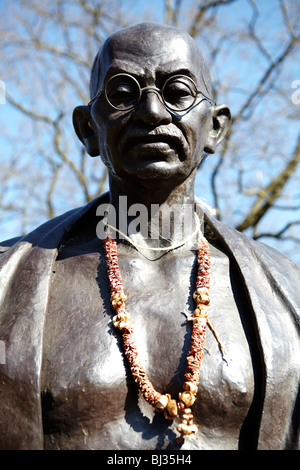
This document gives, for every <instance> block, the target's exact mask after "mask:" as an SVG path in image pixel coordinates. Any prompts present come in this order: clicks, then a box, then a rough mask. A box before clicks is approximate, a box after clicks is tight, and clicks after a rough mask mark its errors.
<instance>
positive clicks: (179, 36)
mask: <svg viewBox="0 0 300 470" xmlns="http://www.w3.org/2000/svg"><path fill="white" fill-rule="evenodd" d="M145 33H146V32H145V31H142V32H140V31H139V32H137V31H135V30H132V31H130V30H129V31H126V30H125V31H124V32H120V33H119V34H116V35H114V36H112V37H111V38H109V39H108V40H107V41H106V43H105V44H104V47H103V50H102V53H101V77H100V81H101V82H102V81H103V80H104V78H105V76H107V75H108V74H109V75H111V74H113V73H115V72H117V71H124V72H129V73H131V74H135V75H138V76H140V77H145V78H152V79H153V80H155V79H156V78H157V77H158V76H159V75H167V74H173V73H176V72H178V71H180V72H183V71H185V73H187V74H188V73H189V74H190V75H191V76H193V77H194V78H195V79H197V78H200V67H201V57H200V54H199V51H198V49H197V47H196V45H195V43H194V42H193V40H192V39H191V38H189V37H188V36H187V35H186V34H185V33H183V32H180V31H174V30H168V29H159V28H158V29H152V30H151V31H147V34H145Z"/></svg>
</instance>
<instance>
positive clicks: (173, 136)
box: [119, 125, 187, 155]
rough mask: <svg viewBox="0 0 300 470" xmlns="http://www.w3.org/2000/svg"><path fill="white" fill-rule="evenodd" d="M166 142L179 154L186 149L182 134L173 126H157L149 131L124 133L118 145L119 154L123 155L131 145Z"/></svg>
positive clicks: (132, 130) (134, 130)
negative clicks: (178, 151)
mask: <svg viewBox="0 0 300 470" xmlns="http://www.w3.org/2000/svg"><path fill="white" fill-rule="evenodd" d="M155 142H166V143H167V144H169V145H170V146H172V147H175V148H178V149H179V150H180V152H184V151H185V150H186V149H187V141H186V139H185V137H184V135H183V134H182V132H181V131H180V130H179V129H178V128H177V127H175V126H173V125H168V126H159V127H156V128H155V129H152V130H151V131H146V130H145V129H131V130H130V131H128V132H126V133H125V134H124V135H123V136H122V138H121V141H120V143H119V151H120V154H121V155H122V154H125V153H126V152H127V151H128V150H129V148H130V147H131V146H132V145H136V144H139V143H155Z"/></svg>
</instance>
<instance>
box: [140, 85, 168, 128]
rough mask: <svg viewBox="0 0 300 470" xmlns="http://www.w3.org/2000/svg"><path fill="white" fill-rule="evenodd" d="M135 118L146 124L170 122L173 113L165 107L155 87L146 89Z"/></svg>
mask: <svg viewBox="0 0 300 470" xmlns="http://www.w3.org/2000/svg"><path fill="white" fill-rule="evenodd" d="M134 114H135V119H136V120H138V121H143V122H144V123H145V124H147V125H150V126H154V125H158V124H169V123H170V122H172V115H171V113H170V112H169V111H168V109H167V108H166V107H165V105H164V103H163V100H162V98H161V96H160V94H159V93H158V91H156V90H155V89H149V90H145V91H144V92H143V93H142V96H141V99H140V102H139V104H138V106H137V108H136V111H135V113H134Z"/></svg>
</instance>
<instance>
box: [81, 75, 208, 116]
mask: <svg viewBox="0 0 300 470" xmlns="http://www.w3.org/2000/svg"><path fill="white" fill-rule="evenodd" d="M119 76H125V77H130V78H131V79H132V80H133V81H134V82H136V84H137V86H138V90H139V97H138V99H137V101H136V103H135V104H133V105H132V106H130V107H128V108H125V109H120V108H117V107H116V106H114V105H113V104H112V103H111V102H110V101H109V99H108V96H107V93H106V90H107V85H108V84H109V82H110V80H112V79H113V78H115V77H119ZM178 77H183V78H185V79H188V80H190V81H191V82H192V84H193V85H194V87H195V90H196V94H195V97H194V101H193V103H192V104H191V105H189V106H188V107H186V108H183V109H176V110H175V109H172V108H171V107H170V106H168V105H167V103H166V101H165V99H164V95H163V92H164V89H165V87H166V85H167V83H168V82H169V81H171V80H173V79H174V78H178ZM151 90H152V91H155V92H157V93H159V95H160V96H161V99H162V101H163V103H164V105H165V107H166V108H167V109H168V110H169V111H171V112H172V113H174V112H175V113H177V112H184V111H188V110H189V109H191V108H192V107H193V106H194V105H195V101H196V99H197V96H198V95H200V94H201V95H202V96H203V99H205V100H207V101H209V102H210V103H212V104H214V105H215V106H216V104H217V103H216V101H214V100H212V99H211V98H209V97H208V96H206V95H205V94H204V93H203V92H202V91H201V90H198V87H197V85H196V83H195V81H194V80H193V79H192V78H191V77H189V76H188V75H182V74H178V75H172V76H171V77H169V78H167V80H166V81H165V82H164V84H163V87H162V88H158V87H156V86H151V85H150V86H146V87H143V88H141V86H140V84H139V82H138V80H137V79H136V78H135V77H134V76H133V75H131V74H130V73H117V74H115V75H112V76H111V77H110V78H109V80H108V81H107V83H106V84H105V87H104V89H103V90H99V91H98V92H97V93H96V95H95V96H94V98H92V99H91V100H90V101H89V103H88V106H92V104H93V102H94V101H95V100H97V99H98V98H100V95H101V94H102V93H103V92H104V96H105V99H106V101H107V102H108V104H109V105H110V106H111V107H112V108H114V109H116V110H117V111H122V112H127V111H131V110H132V109H134V108H135V107H136V106H137V105H138V104H139V102H140V100H141V97H142V94H143V92H144V91H151ZM201 101H202V100H201Z"/></svg>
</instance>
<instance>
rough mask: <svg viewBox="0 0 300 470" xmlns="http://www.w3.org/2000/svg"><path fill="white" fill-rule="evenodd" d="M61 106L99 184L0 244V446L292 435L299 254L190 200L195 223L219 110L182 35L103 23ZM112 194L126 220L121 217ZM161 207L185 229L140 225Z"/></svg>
mask: <svg viewBox="0 0 300 470" xmlns="http://www.w3.org/2000/svg"><path fill="white" fill-rule="evenodd" d="M73 119H74V127H75V130H76V133H77V135H78V137H79V139H80V140H81V142H82V143H83V144H84V146H85V147H86V150H87V152H88V153H89V154H90V155H91V156H98V155H101V158H102V159H103V161H104V163H105V164H106V166H107V168H108V170H109V193H107V194H104V195H103V196H101V197H100V198H99V199H97V200H96V201H93V202H92V203H90V204H88V205H87V206H85V207H83V208H80V209H76V210H73V211H70V212H68V213H67V214H64V215H62V216H60V217H57V218H56V219H53V220H51V221H49V222H47V223H46V224H44V225H42V226H41V227H39V228H37V229H36V230H34V231H33V232H32V233H30V234H28V235H27V236H25V237H21V238H18V239H14V240H11V241H9V242H5V243H3V244H2V245H3V247H2V254H1V256H0V340H1V341H3V342H4V344H5V351H6V361H5V364H2V365H1V366H0V375H1V380H0V396H1V404H0V447H1V448H2V449H110V450H118V449H129V450H134V449H142V450H146V449H150V450H157V449H173V450H176V449H178V450H179V449H185V448H190V449H192V450H193V449H206V450H210V449H212V450H213V449H224V450H227V449H250V450H251V449H266V450H269V449H296V448H298V445H299V443H298V425H299V414H298V413H299V403H298V401H297V397H298V386H299V357H300V354H299V353H300V350H299V340H298V333H299V306H300V294H299V282H300V274H299V270H298V269H297V267H296V265H295V264H293V263H292V262H291V261H289V260H288V259H286V258H284V257H283V256H282V255H280V254H279V253H277V252H276V251H274V250H273V249H271V248H269V247H267V246H265V245H263V244H260V243H257V242H254V241H252V240H251V239H249V238H248V237H246V236H244V235H243V234H240V233H238V232H236V231H235V230H232V229H230V228H229V227H227V226H225V225H223V224H222V223H220V222H218V221H217V220H215V219H214V218H213V217H212V216H211V215H210V214H209V213H208V212H206V211H204V222H203V221H202V222H203V223H202V224H201V214H203V210H202V209H201V204H200V203H199V204H198V203H195V198H194V180H195V174H196V171H197V167H198V166H199V162H200V160H201V158H202V155H203V153H204V152H208V153H214V152H215V149H216V147H217V145H218V144H219V143H220V142H221V141H222V139H223V137H224V135H225V134H226V132H227V130H228V127H229V125H230V111H229V109H228V107H227V106H225V105H217V104H216V103H214V102H213V100H212V98H211V85H210V79H209V72H208V68H207V65H206V62H205V59H204V57H203V56H202V54H201V53H200V52H199V51H198V49H197V47H196V44H195V43H194V41H193V40H192V38H190V37H189V36H188V35H187V34H186V33H185V32H183V31H181V30H178V29H177V28H173V27H169V26H164V25H158V24H153V23H143V24H140V25H136V26H133V27H131V28H128V29H124V30H121V31H119V32H117V33H115V34H113V35H112V36H111V37H109V38H108V39H107V41H106V42H105V43H104V45H103V47H102V48H101V49H100V51H99V53H98V54H97V56H96V58H95V62H94V65H93V70H92V76H91V101H90V103H89V104H88V105H87V106H79V107H78V108H76V109H75V110H74V116H73ZM125 199H126V203H127V207H130V208H132V207H138V208H141V207H143V208H145V214H146V216H144V218H143V222H144V227H143V230H140V229H139V228H138V224H137V223H136V224H135V230H133V229H132V230H128V227H129V225H130V224H132V222H134V215H135V214H134V212H132V213H129V211H128V212H127V213H126V211H125V218H124V210H123V209H122V207H121V206H122V204H123V202H124V200H125ZM121 202H122V204H121ZM99 207H100V208H101V210H100V211H99ZM104 207H108V208H109V209H110V210H112V212H114V215H115V217H112V218H111V219H109V223H108V222H107V220H108V218H107V217H108V215H107V211H105V210H103V211H102V209H103V208H104ZM153 207H155V211H154V212H151V210H152V208H153ZM170 207H174V208H175V209H174V213H173V216H172V221H173V222H174V220H175V218H176V220H177V223H178V226H177V228H178V227H183V226H184V229H185V232H184V237H183V236H182V233H181V231H180V230H177V229H176V230H175V228H174V227H175V225H172V224H171V225H172V226H171V228H170V230H169V232H168V235H167V236H165V235H164V233H163V231H162V227H161V225H159V224H158V225H155V226H154V228H153V226H152V225H151V222H152V221H153V219H154V215H156V216H157V213H158V209H159V214H160V217H163V216H164V215H165V214H168V213H169V212H168V210H169V208H170ZM186 207H193V217H187V218H185V219H184V215H185V210H184V209H185V208H186ZM194 209H195V210H194ZM101 211H102V212H101ZM194 214H196V216H195V217H194ZM141 220H142V219H140V221H141ZM99 221H100V222H101V223H103V227H104V232H103V233H105V234H106V235H107V236H108V237H110V238H108V239H106V242H105V241H104V240H103V239H101V238H104V237H101V236H99V233H100V232H101V227H100V226H99ZM124 221H125V222H124ZM199 221H200V223H199ZM133 225H134V224H133ZM133 225H131V228H132V227H133ZM97 227H98V229H97ZM201 230H202V231H201ZM124 232H125V233H124ZM101 233H102V232H101ZM112 234H113V235H112ZM123 235H124V236H123ZM203 235H204V236H205V239H206V240H207V242H208V246H206V245H205V239H203ZM198 237H200V240H202V242H203V245H201V246H200V245H197V238H198ZM202 242H201V243H202ZM199 246H200V248H199ZM116 250H117V253H116ZM197 250H198V251H197ZM209 251H210V258H209ZM197 254H198V256H199V259H200V268H199V271H197V269H198V268H197ZM107 259H108V261H107ZM116 262H117V263H118V265H119V268H120V275H121V278H122V279H121V280H120V279H119V278H118V275H119V273H118V269H117V266H116ZM201 263H202V264H201ZM209 263H210V270H209V269H208V268H209ZM208 275H209V281H210V283H209V289H208V288H207V287H206V286H208ZM110 283H111V284H110ZM201 283H202V284H201ZM195 286H196V294H195V295H194V296H193V293H194V291H195ZM123 289H124V290H123ZM127 292H128V293H129V297H128V298H127V295H126V294H127ZM209 302H210V305H209V306H208V304H209ZM125 304H126V310H125ZM195 312H196V313H195ZM131 319H132V321H131ZM115 327H116V328H115ZM131 327H132V329H130V328H131ZM194 330H195V331H196V333H197V332H198V333H197V334H198V336H197V334H196V335H194V336H193V338H192V331H194ZM132 331H133V334H134V340H135V343H133V339H132V335H131V332H132ZM205 334H206V337H205V342H201V341H202V339H204V336H205ZM126 335H127V336H126ZM125 336H126V338H125ZM199 338H200V339H199ZM191 344H192V346H191ZM193 348H194V349H193ZM197 348H198V349H197ZM191 349H193V351H192V352H191ZM196 350H197V351H198V352H197V354H196V353H195V351H196ZM135 351H137V352H138V357H139V358H140V363H139V364H137V360H136V357H137V356H136V355H135ZM198 353H199V354H198ZM201 354H202V356H201ZM191 357H192V360H190V359H188V358H191ZM128 358H129V359H130V360H131V359H132V362H130V360H128ZM191 361H192V362H191ZM188 368H189V372H190V375H189V377H191V378H190V379H187V377H186V376H185V371H186V370H187V369H188ZM198 372H200V377H199V378H198V379H197V377H198V376H197V374H198ZM144 373H146V374H147V377H146V376H145V375H144ZM195 384H197V386H195ZM152 386H153V388H151V387H152ZM298 400H299V398H298ZM159 409H160V410H161V411H160V412H159Z"/></svg>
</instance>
